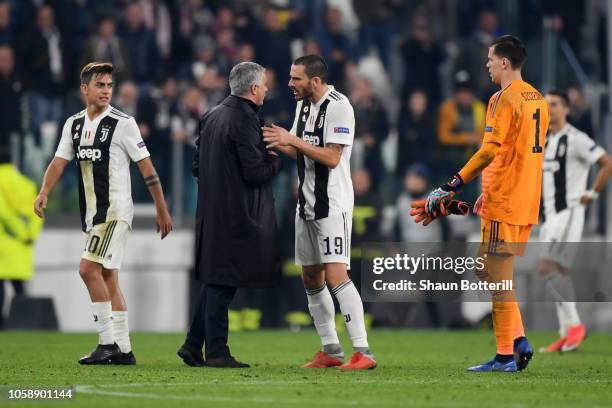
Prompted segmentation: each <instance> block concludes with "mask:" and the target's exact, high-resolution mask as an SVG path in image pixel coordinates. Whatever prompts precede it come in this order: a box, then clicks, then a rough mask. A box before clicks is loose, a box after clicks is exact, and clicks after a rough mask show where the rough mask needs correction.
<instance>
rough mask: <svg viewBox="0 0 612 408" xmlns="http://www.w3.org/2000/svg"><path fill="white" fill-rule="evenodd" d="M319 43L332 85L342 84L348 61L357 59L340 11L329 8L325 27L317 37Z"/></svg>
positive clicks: (326, 13)
mask: <svg viewBox="0 0 612 408" xmlns="http://www.w3.org/2000/svg"><path fill="white" fill-rule="evenodd" d="M317 42H318V43H319V46H320V47H321V53H322V57H323V58H324V59H325V61H326V62H327V65H328V68H329V81H330V83H332V84H336V83H338V82H341V78H342V76H343V75H344V67H345V65H346V63H347V61H349V60H354V59H355V50H354V47H353V44H352V42H351V39H350V38H349V36H348V35H346V34H345V33H344V32H343V31H342V15H341V14H340V10H339V9H337V8H335V7H327V11H326V12H325V25H324V27H323V29H322V31H321V32H320V33H319V35H318V36H317Z"/></svg>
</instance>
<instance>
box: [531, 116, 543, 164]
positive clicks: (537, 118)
mask: <svg viewBox="0 0 612 408" xmlns="http://www.w3.org/2000/svg"><path fill="white" fill-rule="evenodd" d="M532 117H533V120H535V121H536V131H535V146H533V148H532V149H531V152H532V153H542V146H540V109H536V111H535V113H534V114H533V116H532Z"/></svg>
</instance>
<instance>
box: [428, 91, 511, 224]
mask: <svg viewBox="0 0 612 408" xmlns="http://www.w3.org/2000/svg"><path fill="white" fill-rule="evenodd" d="M498 95H499V97H498ZM489 109H490V111H487V121H488V123H487V126H486V127H485V132H484V137H483V143H482V146H481V147H480V149H479V150H478V151H477V152H476V153H475V154H474V155H473V156H472V157H471V158H470V160H469V161H468V162H467V163H466V164H465V166H463V168H462V169H461V170H460V171H459V173H457V174H455V175H454V176H453V177H452V178H451V179H450V181H449V182H448V183H446V184H444V185H443V186H440V187H438V188H437V189H435V190H434V191H432V192H431V193H429V196H428V197H427V200H426V202H425V210H426V212H427V214H429V215H433V216H440V215H446V209H445V208H444V207H445V206H444V203H446V202H448V201H449V200H451V199H452V197H453V196H454V195H455V194H456V193H457V191H458V190H460V189H461V188H462V187H463V185H464V184H466V183H469V182H470V181H472V180H473V179H475V178H476V177H477V176H478V175H480V173H482V171H483V170H484V169H485V168H486V167H487V166H488V165H489V164H491V162H492V161H493V159H495V155H496V154H497V152H498V150H499V147H500V146H501V144H502V142H503V141H504V140H505V138H506V136H507V135H508V131H509V129H510V124H511V122H512V117H513V111H514V107H513V104H512V102H511V101H510V100H508V99H506V98H504V97H503V96H501V94H496V95H494V96H493V97H492V98H491V102H490V104H489Z"/></svg>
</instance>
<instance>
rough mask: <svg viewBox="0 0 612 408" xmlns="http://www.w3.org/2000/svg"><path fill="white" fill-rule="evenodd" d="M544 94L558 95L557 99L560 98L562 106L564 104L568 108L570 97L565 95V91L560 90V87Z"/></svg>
mask: <svg viewBox="0 0 612 408" xmlns="http://www.w3.org/2000/svg"><path fill="white" fill-rule="evenodd" d="M546 95H553V96H557V97H559V99H561V102H562V103H563V106H565V107H566V108H569V106H570V99H569V96H568V95H567V92H565V91H562V90H560V89H551V90H550V91H548V92H546Z"/></svg>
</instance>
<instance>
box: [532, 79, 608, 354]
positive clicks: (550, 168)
mask: <svg viewBox="0 0 612 408" xmlns="http://www.w3.org/2000/svg"><path fill="white" fill-rule="evenodd" d="M546 101H547V102H548V106H549V111H550V126H549V133H548V136H547V138H546V145H545V148H544V165H543V179H542V203H543V208H544V211H543V215H544V224H543V225H542V228H541V229H540V240H541V241H543V242H547V243H549V244H548V245H547V246H546V250H545V251H544V253H543V255H542V256H541V260H540V266H539V272H540V275H541V276H542V277H543V278H544V279H545V281H546V290H547V292H548V293H549V295H550V296H551V298H552V299H554V300H555V306H556V308H557V317H558V319H559V333H560V336H559V339H557V340H556V341H555V342H553V343H552V344H550V345H548V346H547V347H543V348H541V349H540V351H541V352H549V353H550V352H557V351H571V350H575V349H576V348H578V346H580V344H581V343H582V341H583V340H584V338H585V336H586V328H585V326H584V324H583V323H582V322H581V321H580V316H578V311H577V309H576V299H575V298H576V295H575V292H574V285H573V284H572V279H571V276H570V268H571V267H572V264H573V262H574V260H575V257H576V250H577V249H578V242H580V240H581V238H582V230H583V227H584V213H585V209H586V206H587V205H589V204H590V203H592V202H593V201H595V200H596V199H597V197H598V195H599V193H600V192H601V190H602V189H603V188H604V187H605V186H606V184H607V182H608V179H609V177H610V174H611V173H612V159H610V156H609V155H608V154H606V152H605V150H604V149H602V148H601V147H600V146H598V145H597V144H596V143H595V142H594V141H593V140H592V139H591V138H590V137H589V136H588V135H586V134H585V133H583V132H581V131H580V130H578V129H576V128H575V127H574V126H572V125H570V124H569V123H567V116H568V114H569V98H568V96H567V94H566V93H565V92H562V91H557V90H551V91H549V92H548V93H547V94H546ZM595 163H597V164H598V165H599V172H598V173H597V176H596V178H595V182H594V184H593V186H591V188H590V189H588V188H587V183H588V176H589V170H590V168H591V166H592V165H593V164H595Z"/></svg>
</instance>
